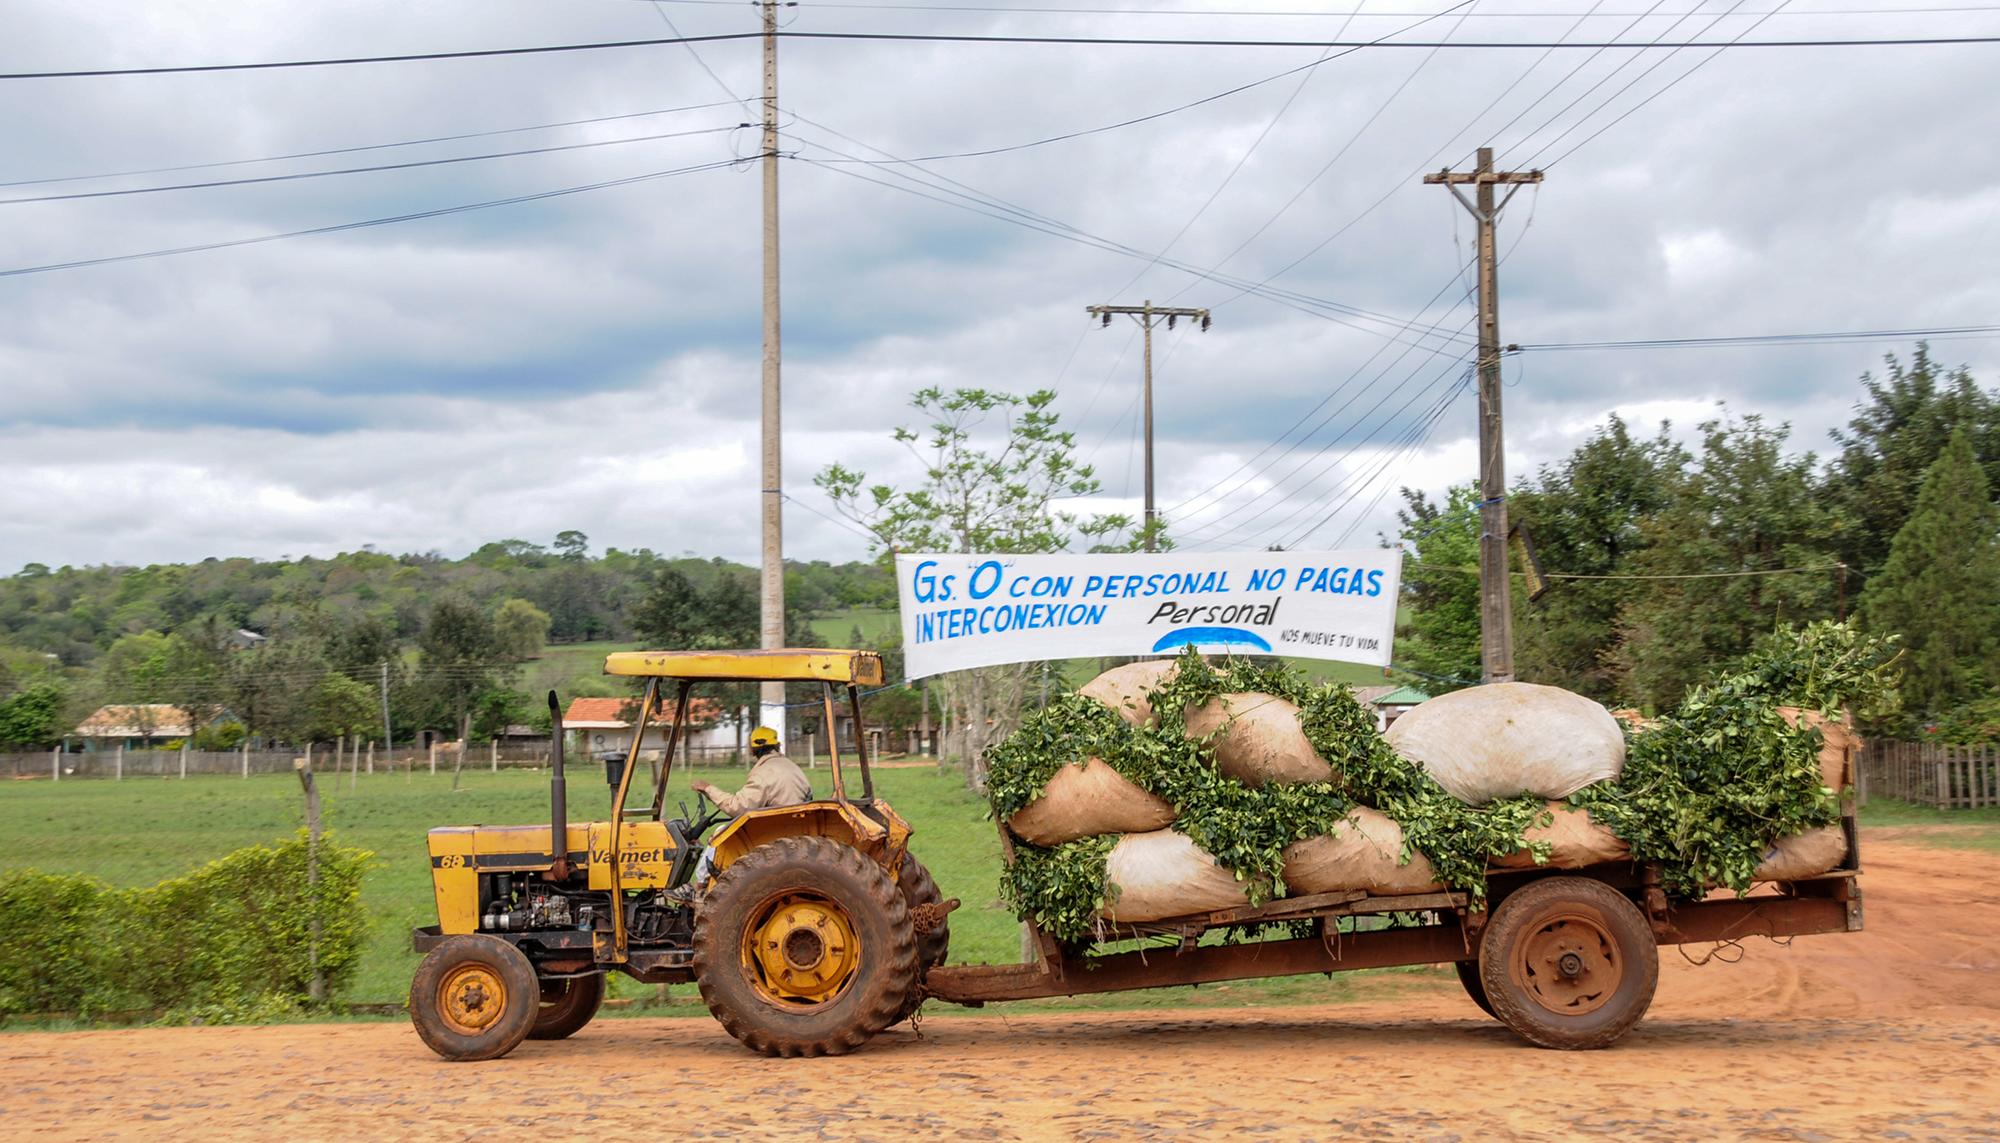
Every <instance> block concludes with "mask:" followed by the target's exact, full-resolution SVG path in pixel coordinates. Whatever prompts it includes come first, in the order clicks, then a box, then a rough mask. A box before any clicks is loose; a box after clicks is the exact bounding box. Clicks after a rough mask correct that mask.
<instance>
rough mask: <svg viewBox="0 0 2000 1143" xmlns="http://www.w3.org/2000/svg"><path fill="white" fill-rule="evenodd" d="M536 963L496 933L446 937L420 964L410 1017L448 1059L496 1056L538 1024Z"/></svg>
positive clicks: (510, 1048)
mask: <svg viewBox="0 0 2000 1143" xmlns="http://www.w3.org/2000/svg"><path fill="white" fill-rule="evenodd" d="M539 995H540V988H539V986H538V985H537V983H536V981H535V966H534V965H532V964H529V963H528V958H527V956H526V955H525V954H523V953H522V952H521V950H520V949H517V948H515V947H514V946H513V945H510V944H508V943H507V942H506V941H503V940H501V939H500V938H498V937H489V936H481V935H479V934H476V933H473V934H465V935H461V936H455V937H447V938H445V939H444V941H442V942H441V943H439V945H438V946H437V947H436V948H434V949H432V950H431V951H430V953H429V954H428V955H426V956H425V957H424V959H423V962H422V963H421V964H419V965H417V975H416V978H415V979H413V980H412V981H411V982H410V1022H411V1023H412V1024H415V1025H416V1027H417V1035H418V1036H420V1037H422V1038H423V1041H424V1043H426V1044H428V1045H430V1049H431V1051H433V1052H436V1053H437V1054H438V1055H440V1056H443V1057H444V1058H445V1059H447V1060H492V1059H498V1058H499V1057H501V1056H504V1055H506V1054H507V1053H508V1052H511V1051H513V1050H514V1049H515V1048H517V1047H519V1046H520V1044H521V1041H522V1040H525V1039H527V1038H528V1032H529V1030H530V1029H531V1028H533V1027H534V1023H535V1010H536V1008H537V1006H538V1005H537V999H538V997H539Z"/></svg>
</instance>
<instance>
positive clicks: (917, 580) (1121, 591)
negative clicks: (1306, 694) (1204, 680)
mask: <svg viewBox="0 0 2000 1143" xmlns="http://www.w3.org/2000/svg"><path fill="white" fill-rule="evenodd" d="M1401 571H1402V556H1401V553H1399V552H1397V551H1396V550H1394V549H1389V548H1366V549H1362V550H1360V551H1352V552H1230V553H1222V554H1183V553H1175V552H1165V553H1159V554H1150V555H1088V556H1073V555H1049V556H991V555H914V556H900V555H899V556H897V557H896V589H897V594H898V596H899V599H900V602H901V605H902V617H903V661H904V671H905V673H906V674H907V675H908V676H909V677H910V678H913V679H917V678H923V677H925V676H928V675H935V674H939V673H940V672H943V671H956V670H962V669H964V668H966V667H984V666H990V665H992V664H995V663H1021V662H1028V661H1032V660H1036V659H1073V658H1084V657H1089V656H1095V655H1176V654H1179V653H1180V651H1181V648H1183V647H1194V648H1196V649H1198V650H1200V651H1202V652H1204V653H1215V654H1220V653H1225V652H1232V653H1235V654H1239V655H1284V656H1293V657H1298V658H1306V659H1338V660H1341V661H1343V662H1348V663H1368V664H1372V665H1375V666H1387V665H1388V664H1389V654H1390V648H1391V642H1392V640H1393V638H1394V635H1395V630H1396V598H1397V586H1398V582H1399V578H1400V573H1401Z"/></svg>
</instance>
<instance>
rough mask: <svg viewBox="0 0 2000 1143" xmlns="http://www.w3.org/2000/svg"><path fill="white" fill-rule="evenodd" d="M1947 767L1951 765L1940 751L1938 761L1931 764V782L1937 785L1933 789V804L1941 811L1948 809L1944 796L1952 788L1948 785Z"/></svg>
mask: <svg viewBox="0 0 2000 1143" xmlns="http://www.w3.org/2000/svg"><path fill="white" fill-rule="evenodd" d="M1947 765H1949V763H1948V762H1946V761H1945V752H1944V751H1942V750H1940V751H1938V757H1937V760H1936V761H1934V762H1932V763H1931V781H1932V782H1933V783H1935V784H1934V785H1933V786H1932V787H1931V804H1932V805H1933V806H1936V807H1937V808H1938V809H1941V810H1942V809H1945V808H1946V806H1945V804H1944V795H1945V791H1946V790H1947V789H1949V788H1950V787H1949V786H1948V785H1947V783H1948V782H1949V781H1950V778H1949V776H1948V775H1947V773H1946V770H1945V767H1946V766H1947Z"/></svg>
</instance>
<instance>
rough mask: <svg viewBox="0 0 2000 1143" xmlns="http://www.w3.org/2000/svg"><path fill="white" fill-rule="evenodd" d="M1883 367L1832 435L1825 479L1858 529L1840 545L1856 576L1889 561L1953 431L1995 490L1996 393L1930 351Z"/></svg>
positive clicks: (1999, 436)
mask: <svg viewBox="0 0 2000 1143" xmlns="http://www.w3.org/2000/svg"><path fill="white" fill-rule="evenodd" d="M1884 360H1885V363H1886V365H1887V372H1886V374H1884V375H1883V376H1879V377H1878V376H1876V375H1875V374H1873V373H1864V374H1862V376H1861V387H1862V389H1863V391H1864V392H1865V394H1866V397H1865V399H1864V400H1863V401H1861V402H1860V403H1859V404H1857V405H1856V406H1855V413H1854V418H1853V419H1852V420H1850V421H1849V422H1848V423H1847V428H1846V429H1845V430H1844V431H1843V430H1835V431H1834V433H1833V438H1834V440H1835V441H1836V442H1838V443H1839V444H1840V446H1841V449H1840V453H1839V455H1838V456H1836V457H1834V458H1833V462H1832V464H1831V465H1830V466H1829V468H1828V472H1827V481H1826V483H1827V491H1828V493H1829V494H1830V495H1831V496H1832V497H1833V499H1834V500H1835V502H1836V503H1838V504H1839V505H1840V506H1841V507H1842V508H1843V509H1844V510H1845V511H1846V512H1847V514H1848V515H1850V516H1852V517H1853V518H1854V520H1855V521H1856V522H1857V523H1858V524H1859V527H1858V528H1856V529H1855V530H1854V531H1853V532H1851V533H1849V534H1848V535H1847V537H1846V540H1845V542H1844V543H1843V544H1842V545H1841V556H1842V558H1843V559H1844V560H1846V562H1847V563H1848V565H1849V566H1850V567H1851V568H1852V569H1853V571H1854V573H1855V575H1856V576H1857V577H1864V576H1867V575H1870V574H1873V573H1874V572H1876V571H1877V570H1878V569H1880V568H1881V566H1882V563H1883V561H1884V560H1886V559H1888V558H1889V545H1890V543H1891V541H1892V540H1893V539H1894V538H1895V535H1896V533H1897V531H1898V530H1900V529H1901V528H1902V526H1903V524H1904V522H1905V521H1907V520H1908V519H1909V518H1910V513H1911V512H1912V511H1913V510H1914V508H1915V505H1916V500H1917V492H1918V489H1919V487H1920V486H1921V485H1922V483H1923V481H1924V476H1925V473H1927V472H1928V471H1929V470H1930V468H1931V466H1932V465H1933V464H1935V463H1936V462H1937V459H1938V456H1939V455H1940V454H1941V453H1943V452H1944V448H1945V442H1946V441H1948V440H1949V439H1950V438H1951V435H1952V433H1953V432H1954V431H1956V430H1958V429H1961V428H1963V429H1964V430H1966V432H1967V434H1968V436H1969V437H1970V438H1971V444H1972V451H1973V455H1974V457H1975V458H1976V459H1977V460H1978V462H1979V465H1980V467H1981V469H1982V470H1984V472H1985V474H1986V485H1987V488H1988V489H1989V490H1991V489H1993V488H1996V487H2000V394H1996V393H1994V392H1992V391H1989V390H1984V389H1981V388H1979V386H1978V385H1976V384H1974V382H1973V379H1972V374H1971V372H1970V371H1968V370H1967V369H1965V368H1964V367H1963V366H1960V367H1959V368H1957V369H1951V370H1947V369H1945V368H1944V367H1943V366H1941V365H1939V364H1938V363H1937V361H1936V360H1935V359H1933V358H1932V357H1931V353H1930V347H1929V346H1928V345H1924V344H1921V343H1919V344H1918V346H1917V351H1916V354H1915V356H1914V357H1913V358H1912V359H1911V361H1910V363H1909V364H1908V365H1905V364H1904V363H1903V362H1902V361H1901V360H1900V359H1898V358H1897V357H1895V356H1894V355H1893V354H1892V355H1890V356H1888V357H1887V358H1885V359H1884ZM1860 582H1861V581H1860V579H1858V578H1857V580H1856V584H1857V586H1858V585H1859V584H1860Z"/></svg>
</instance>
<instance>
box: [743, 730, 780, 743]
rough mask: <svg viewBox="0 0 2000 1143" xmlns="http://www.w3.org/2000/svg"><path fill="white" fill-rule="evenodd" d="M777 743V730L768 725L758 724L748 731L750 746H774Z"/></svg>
mask: <svg viewBox="0 0 2000 1143" xmlns="http://www.w3.org/2000/svg"><path fill="white" fill-rule="evenodd" d="M777 744H778V732H777V731H775V730H772V729H771V728H770V727H768V726H760V727H758V728H757V729H755V730H753V731H751V732H750V745H752V746H776V745H777Z"/></svg>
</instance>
